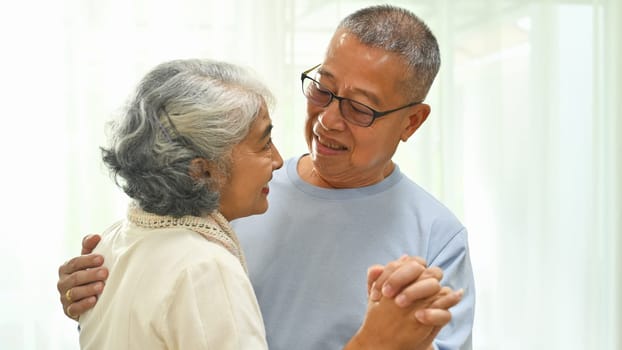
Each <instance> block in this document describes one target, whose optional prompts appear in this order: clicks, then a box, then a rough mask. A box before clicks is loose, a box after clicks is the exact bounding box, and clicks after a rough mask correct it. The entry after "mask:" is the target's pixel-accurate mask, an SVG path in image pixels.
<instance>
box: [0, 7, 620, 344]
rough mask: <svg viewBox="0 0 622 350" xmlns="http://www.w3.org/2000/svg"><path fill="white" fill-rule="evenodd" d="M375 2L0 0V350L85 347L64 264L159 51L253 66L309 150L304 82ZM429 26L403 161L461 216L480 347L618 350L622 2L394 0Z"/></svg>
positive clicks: (108, 211)
mask: <svg viewBox="0 0 622 350" xmlns="http://www.w3.org/2000/svg"><path fill="white" fill-rule="evenodd" d="M376 3H377V2H373V1H355V0H350V1H345V0H344V1H326V0H321V1H320V0H295V1H286V0H271V1H253V0H231V1H204V0H203V1H199V0H178V1H175V2H173V1H170V2H167V1H146V0H122V1H121V0H108V1H92V0H61V1H36V0H35V1H33V0H30V1H28V0H25V1H20V2H3V3H2V5H0V10H1V11H0V45H1V46H2V49H1V52H2V53H1V54H0V64H1V65H0V68H1V69H2V72H1V73H0V77H1V79H0V81H1V82H2V83H1V84H0V92H1V93H0V101H2V103H1V105H0V112H1V115H2V117H1V119H0V120H1V123H0V126H1V129H0V130H1V135H2V136H1V137H0V152H1V154H0V156H1V158H0V160H2V163H3V165H2V171H1V172H0V176H1V181H0V186H1V190H2V192H1V193H2V202H3V206H2V207H3V214H2V217H3V218H4V222H3V225H2V229H1V238H0V239H1V241H0V266H1V269H2V270H1V271H0V272H1V273H0V348H1V349H28V350H30V349H33V350H34V349H37V350H40V349H48V350H55V349H77V348H78V345H77V344H78V342H77V338H78V333H77V330H76V327H75V323H74V322H73V321H70V320H68V319H67V318H65V317H64V315H63V314H62V310H61V306H60V303H59V302H58V293H57V291H56V285H55V284H56V280H57V268H58V266H59V265H60V264H61V263H62V262H63V261H65V260H66V259H68V258H69V257H72V256H74V255H76V254H78V253H79V251H80V241H81V237H82V236H83V235H84V234H87V233H93V232H100V231H101V230H103V229H104V228H106V227H107V226H108V225H109V224H110V223H111V222H113V221H115V220H117V219H119V218H121V217H122V216H123V213H124V211H125V207H126V203H127V199H126V197H125V196H124V194H123V193H122V192H121V191H120V190H118V189H117V188H116V187H115V186H114V185H113V182H112V181H111V180H110V178H109V177H108V175H107V173H106V172H105V170H104V169H103V166H102V165H101V161H100V155H99V151H98V147H99V146H101V145H104V144H105V143H106V135H105V133H104V126H105V123H106V121H108V120H110V119H111V118H112V117H114V116H115V115H116V113H117V112H118V111H119V108H120V107H121V106H122V104H123V102H124V100H125V98H126V97H127V96H128V94H129V93H130V92H131V90H132V88H133V86H134V84H135V83H136V82H137V81H138V79H140V78H141V77H142V75H143V74H144V73H146V71H147V70H149V69H150V68H152V67H153V66H154V65H156V64H158V63H160V62H162V61H164V60H169V59H175V58H190V57H209V58H214V59H220V60H227V61H232V62H235V63H238V64H242V65H245V66H249V67H251V68H253V69H254V70H255V71H257V72H258V73H259V74H260V75H261V76H262V77H263V78H264V80H265V81H266V82H267V83H268V84H269V86H270V87H271V88H272V89H273V91H274V92H275V94H276V96H277V98H278V105H277V107H276V109H275V110H274V111H273V113H272V114H273V119H274V123H275V125H276V128H275V130H274V139H275V142H276V143H277V145H278V146H279V147H280V149H281V151H282V153H283V154H284V157H285V156H287V157H290V156H296V155H299V154H300V153H302V152H304V151H305V145H304V142H303V140H304V138H303V133H302V132H303V123H304V118H305V107H304V98H303V97H302V95H301V92H300V86H299V85H300V80H299V74H300V72H301V71H303V70H304V69H306V68H309V67H311V66H313V65H315V64H316V63H319V62H320V61H321V60H322V56H323V53H324V50H325V48H326V45H327V44H328V41H329V38H330V36H331V34H332V31H333V30H334V28H335V26H336V25H337V23H338V21H339V20H340V19H341V18H343V17H344V16H346V15H347V14H349V13H350V12H352V11H354V10H356V9H358V8H361V7H364V6H367V5H371V4H376ZM390 3H392V4H395V5H399V6H403V7H406V8H408V9H410V10H412V11H414V12H415V13H416V14H418V15H419V16H420V17H421V18H422V19H424V20H425V21H426V22H427V23H428V25H429V26H430V27H431V28H432V30H433V32H434V33H435V34H436V36H437V39H438V41H439V43H440V47H441V52H442V59H443V63H442V67H441V72H440V74H439V76H438V77H437V79H436V82H435V83H434V85H433V87H432V91H431V92H430V95H429V96H428V99H427V102H428V103H429V104H430V105H431V106H432V114H431V116H430V117H429V118H428V120H427V121H426V123H425V124H424V126H423V127H422V128H421V129H420V130H419V131H418V132H417V133H416V134H415V137H414V138H412V139H411V140H410V141H409V142H408V143H407V144H402V145H401V148H400V150H399V151H398V154H397V156H396V160H397V162H398V163H399V164H400V166H401V168H402V170H404V171H405V172H406V173H408V174H409V175H410V176H411V177H412V178H413V179H414V180H415V181H416V182H418V183H419V184H420V185H422V186H423V187H424V188H426V189H427V190H428V191H430V192H431V193H433V194H434V195H435V196H437V197H438V198H439V199H440V200H441V201H443V202H444V203H445V204H446V205H447V206H448V207H449V208H450V209H452V210H453V211H454V212H455V213H456V214H457V215H458V217H459V218H460V219H461V220H462V221H463V222H464V224H465V225H466V226H467V228H468V229H469V232H470V237H469V242H470V246H471V250H472V252H471V253H472V261H473V265H474V269H475V275H476V276H475V277H476V285H477V308H476V322H475V328H474V348H475V349H482V350H484V349H486V350H488V349H490V350H492V349H504V350H512V349H517V350H518V349H520V350H524V349H622V339H621V338H620V337H621V336H620V332H619V330H620V329H622V318H621V314H622V278H621V276H622V258H620V252H621V251H622V249H621V248H622V239H621V237H620V233H621V231H622V230H621V228H622V220H621V217H622V165H621V164H622V141H621V137H620V136H619V135H620V134H622V122H621V121H620V118H619V116H620V114H621V112H622V102H621V101H622V91H621V84H622V70H621V68H620V66H621V65H620V62H622V25H621V24H620V23H621V22H622V4H621V3H622V2H621V1H618V0H590V1H587V0H532V1H529V0H495V1H492V0H462V1H459V0H455V1H451V0H427V1H425V0H419V1H414V0H413V1H390Z"/></svg>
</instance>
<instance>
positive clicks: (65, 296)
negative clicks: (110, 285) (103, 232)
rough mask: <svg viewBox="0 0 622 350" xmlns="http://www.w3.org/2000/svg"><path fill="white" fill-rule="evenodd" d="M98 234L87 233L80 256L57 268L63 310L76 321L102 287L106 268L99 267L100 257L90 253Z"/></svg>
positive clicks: (106, 271) (102, 258)
mask: <svg viewBox="0 0 622 350" xmlns="http://www.w3.org/2000/svg"><path fill="white" fill-rule="evenodd" d="M100 240H101V237H100V236H99V235H88V236H85V237H84V239H83V240H82V255H81V256H78V257H75V258H73V259H71V260H69V261H67V262H65V263H64V264H63V265H61V266H60V267H59V268H58V283H57V284H56V287H57V289H58V292H59V293H60V302H61V303H62V304H63V312H64V313H65V315H67V316H68V317H69V318H72V319H74V320H76V321H77V320H78V318H79V317H80V315H81V314H83V313H84V312H85V311H87V310H89V309H91V308H92V307H93V306H95V303H96V302H97V296H98V295H99V294H101V292H102V290H103V289H104V281H105V280H106V278H108V269H106V268H105V267H102V265H103V263H104V257H103V256H101V255H97V254H91V252H92V251H93V249H94V248H95V246H97V244H98V243H99V241H100Z"/></svg>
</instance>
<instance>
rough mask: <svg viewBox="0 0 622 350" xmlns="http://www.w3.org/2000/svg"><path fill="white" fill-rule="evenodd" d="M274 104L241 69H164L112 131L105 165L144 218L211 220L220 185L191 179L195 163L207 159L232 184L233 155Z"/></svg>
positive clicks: (212, 64) (213, 65)
mask: <svg viewBox="0 0 622 350" xmlns="http://www.w3.org/2000/svg"><path fill="white" fill-rule="evenodd" d="M272 103H273V97H272V95H271V93H270V91H269V90H268V89H267V88H266V87H265V86H264V85H263V84H262V83H261V82H260V81H259V80H258V79H257V78H255V77H254V76H253V75H252V74H251V73H250V72H249V71H247V70H245V69H243V68H241V67H238V66H235V65H232V64H228V63H224V62H217V61H211V60H199V59H190V60H176V61H170V62H166V63H163V64H160V65H158V66H157V67H155V68H154V69H153V70H151V71H150V72H149V73H147V75H146V76H145V77H144V78H143V79H142V81H141V82H140V83H139V85H138V87H137V89H136V92H135V95H134V96H133V97H132V98H131V99H130V101H129V103H128V105H127V108H126V110H125V113H124V115H123V116H122V118H121V119H120V120H119V121H118V122H116V123H115V122H113V123H112V135H111V136H112V137H111V143H110V147H109V148H102V155H103V160H104V163H105V164H106V166H107V167H108V168H109V169H110V171H111V173H112V175H113V176H114V178H115V181H116V182H117V184H118V185H119V186H120V187H122V188H123V190H124V191H125V193H126V194H127V195H128V196H130V197H131V198H133V199H134V200H136V201H137V203H138V205H140V207H141V208H142V209H143V210H145V211H147V212H150V213H154V214H158V215H171V216H175V217H181V216H184V215H195V216H200V215H204V214H206V213H210V212H212V211H213V210H215V209H217V208H218V205H219V199H220V198H219V197H220V196H219V188H220V185H221V183H220V182H222V181H219V180H218V178H219V177H218V176H208V177H206V178H204V179H196V178H193V177H191V176H190V162H191V161H192V160H193V159H195V158H205V159H207V160H208V161H209V162H210V164H212V165H213V166H214V167H215V168H216V169H218V170H219V172H222V174H223V175H224V176H225V177H228V176H229V169H230V162H231V160H230V155H231V150H232V148H233V147H234V146H235V145H236V144H238V143H239V142H240V141H242V140H243V139H244V138H245V137H246V135H247V134H248V132H249V130H250V126H251V124H252V122H253V121H254V120H255V118H256V117H257V115H258V114H259V112H260V110H261V108H262V106H264V105H265V106H266V107H269V106H271V105H272ZM211 175H216V174H211ZM119 178H121V179H122V180H123V181H122V183H120V182H119ZM220 178H221V177H220Z"/></svg>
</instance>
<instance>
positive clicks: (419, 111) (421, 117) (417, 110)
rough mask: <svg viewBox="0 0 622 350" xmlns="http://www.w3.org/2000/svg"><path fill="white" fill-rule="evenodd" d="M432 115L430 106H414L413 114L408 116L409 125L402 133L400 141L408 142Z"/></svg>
mask: <svg viewBox="0 0 622 350" xmlns="http://www.w3.org/2000/svg"><path fill="white" fill-rule="evenodd" d="M428 115H430V105H427V104H424V103H422V104H418V105H416V106H414V108H413V112H412V113H411V114H410V115H409V116H408V125H406V127H405V128H404V130H403V131H402V134H401V135H400V139H401V140H402V141H403V142H406V141H408V139H409V138H410V137H411V136H412V135H413V134H414V133H415V131H417V129H419V127H420V126H421V124H423V122H425V120H426V119H427V118H428Z"/></svg>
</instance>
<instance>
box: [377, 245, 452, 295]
mask: <svg viewBox="0 0 622 350" xmlns="http://www.w3.org/2000/svg"><path fill="white" fill-rule="evenodd" d="M441 279H443V271H442V270H441V269H440V268H438V267H427V265H426V262H425V260H424V259H423V258H420V257H417V256H415V257H409V256H402V257H401V258H400V259H398V260H396V261H392V262H390V263H389V264H387V265H386V266H381V265H374V266H372V267H370V268H369V270H368V271H367V292H368V294H369V296H370V298H371V300H372V301H379V300H380V297H382V296H385V297H388V298H395V303H396V304H397V305H399V306H401V307H408V306H411V305H412V304H413V303H414V302H415V301H416V300H418V299H420V298H421V297H422V292H426V291H428V290H434V289H436V290H437V291H438V290H440V281H441ZM416 282H417V283H418V282H421V283H418V284H417V286H416V287H415V283H416Z"/></svg>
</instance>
